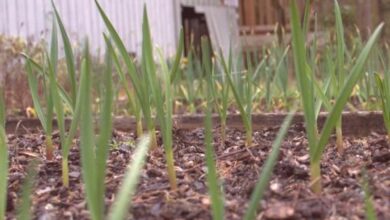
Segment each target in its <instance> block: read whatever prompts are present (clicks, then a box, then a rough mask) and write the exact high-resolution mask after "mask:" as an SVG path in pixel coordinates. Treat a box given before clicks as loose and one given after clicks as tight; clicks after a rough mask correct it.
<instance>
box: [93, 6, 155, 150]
mask: <svg viewBox="0 0 390 220" xmlns="http://www.w3.org/2000/svg"><path fill="white" fill-rule="evenodd" d="M95 3H96V6H97V8H98V10H99V13H100V15H101V17H102V19H103V22H104V23H105V25H106V27H107V29H108V32H109V34H110V37H111V39H112V41H113V43H114V45H115V47H116V49H118V51H119V54H120V55H121V57H122V59H123V60H124V62H125V65H126V68H127V72H128V73H129V76H130V79H131V82H132V85H133V87H134V91H135V94H136V96H137V99H138V102H139V103H140V105H141V109H142V113H143V116H144V119H145V122H146V126H147V129H148V131H149V134H150V135H151V138H152V147H153V148H155V147H157V139H156V132H155V124H154V119H153V117H152V102H151V97H150V92H151V91H150V86H149V83H150V82H149V80H148V76H145V75H144V74H142V75H141V76H142V77H141V76H140V74H138V71H137V68H136V65H135V63H134V61H133V60H132V58H131V57H130V55H129V54H128V53H127V50H126V47H125V45H124V43H123V41H122V40H121V38H120V37H119V35H118V33H117V31H116V30H115V28H114V26H113V25H112V23H111V21H110V19H109V18H108V17H107V15H106V13H105V12H104V10H103V8H102V7H101V6H100V4H99V3H98V1H97V0H96V1H95ZM144 37H145V36H144ZM143 42H144V40H143ZM147 68H150V67H146V66H145V63H144V60H143V61H142V66H141V69H142V70H143V72H145V70H146V69H147Z"/></svg>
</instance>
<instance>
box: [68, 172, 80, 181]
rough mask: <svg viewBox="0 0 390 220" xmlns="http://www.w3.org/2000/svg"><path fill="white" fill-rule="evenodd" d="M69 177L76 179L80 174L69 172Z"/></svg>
mask: <svg viewBox="0 0 390 220" xmlns="http://www.w3.org/2000/svg"><path fill="white" fill-rule="evenodd" d="M69 177H72V178H75V179H78V178H79V177H80V172H77V171H73V172H70V173H69Z"/></svg>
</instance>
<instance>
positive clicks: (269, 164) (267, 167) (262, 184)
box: [244, 110, 295, 220]
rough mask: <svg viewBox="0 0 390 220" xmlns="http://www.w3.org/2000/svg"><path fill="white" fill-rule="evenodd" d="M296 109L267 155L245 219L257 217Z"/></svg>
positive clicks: (290, 114)
mask: <svg viewBox="0 0 390 220" xmlns="http://www.w3.org/2000/svg"><path fill="white" fill-rule="evenodd" d="M294 113H295V110H292V111H291V112H290V113H289V115H288V116H287V117H286V118H285V119H284V122H283V124H282V126H281V128H280V129H279V132H278V135H277V136H276V139H275V140H274V142H273V144H272V151H271V153H270V155H269V156H268V157H267V160H266V162H265V164H264V167H263V168H262V172H261V175H260V176H259V179H258V181H257V184H256V187H255V189H254V191H253V193H252V196H251V201H250V203H249V207H248V210H247V211H246V213H245V217H244V219H245V220H251V219H256V213H257V209H258V206H259V203H260V200H261V199H262V197H263V194H264V191H265V190H266V188H267V186H268V183H269V179H270V178H271V175H272V171H273V169H274V167H275V164H276V162H277V160H278V157H279V153H280V147H281V145H282V142H283V139H284V136H285V135H286V134H287V131H288V128H289V126H290V124H291V121H292V119H293V116H294Z"/></svg>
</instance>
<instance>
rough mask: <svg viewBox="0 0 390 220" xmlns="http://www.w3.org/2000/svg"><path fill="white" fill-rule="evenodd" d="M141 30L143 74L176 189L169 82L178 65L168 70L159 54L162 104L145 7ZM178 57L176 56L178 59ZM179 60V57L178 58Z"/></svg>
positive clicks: (178, 52) (170, 177)
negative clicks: (145, 77)
mask: <svg viewBox="0 0 390 220" xmlns="http://www.w3.org/2000/svg"><path fill="white" fill-rule="evenodd" d="M142 31H143V44H142V62H143V66H144V67H145V72H144V73H145V74H146V76H147V79H148V81H149V85H150V87H149V88H150V90H151V94H152V97H153V100H154V102H155V106H156V110H157V113H156V114H157V119H158V121H159V124H160V130H161V132H162V138H163V143H164V149H165V157H166V161H167V172H168V178H169V183H170V186H171V189H172V190H176V189H177V183H176V171H175V166H174V158H173V147H172V145H173V143H172V103H173V98H172V88H171V82H172V76H175V74H176V73H175V72H172V71H175V69H176V70H177V69H178V67H177V66H174V67H173V68H172V71H171V72H170V71H168V67H167V65H166V63H165V62H164V61H163V58H162V57H163V56H162V54H160V57H161V66H162V75H163V76H164V84H165V88H164V89H165V105H164V97H163V94H164V90H163V89H162V87H161V85H160V82H159V80H158V77H157V70H156V66H155V61H154V59H153V57H154V56H153V46H152V39H151V35H150V28H149V21H148V14H147V11H146V7H145V8H144V18H143V24H142ZM181 55H182V50H181V51H180V48H179V50H178V51H177V57H181ZM178 59H179V58H176V60H178ZM179 60H180V59H179ZM176 65H179V62H176Z"/></svg>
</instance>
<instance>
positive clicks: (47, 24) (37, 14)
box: [0, 0, 238, 56]
mask: <svg viewBox="0 0 390 220" xmlns="http://www.w3.org/2000/svg"><path fill="white" fill-rule="evenodd" d="M54 2H55V4H56V7H57V8H58V10H59V13H60V14H61V17H62V19H63V22H64V24H65V27H66V29H67V32H68V34H69V36H70V38H71V40H72V43H73V44H75V45H77V43H78V42H81V41H82V40H83V39H84V38H85V37H88V39H89V42H90V45H91V48H92V49H93V50H94V51H95V53H97V52H98V51H100V50H104V48H105V46H104V41H103V37H102V32H104V31H105V30H106V28H105V25H104V24H103V22H102V19H101V17H100V15H99V13H98V10H97V8H96V5H95V2H94V0H54ZM99 2H100V4H101V5H102V7H103V8H104V10H105V11H106V13H107V15H108V16H109V18H110V19H111V21H112V23H113V24H114V26H115V28H116V29H117V31H118V33H119V34H120V36H121V37H122V40H123V41H124V43H125V44H126V46H127V48H128V51H129V53H134V54H136V55H140V51H141V40H142V31H141V25H142V12H143V6H144V4H146V5H147V9H148V14H149V21H150V26H151V32H152V37H153V41H154V43H155V44H156V45H157V46H158V47H160V48H162V50H163V51H164V53H165V54H166V55H168V56H170V55H173V54H174V51H175V48H176V47H177V43H178V38H179V30H180V29H181V27H182V25H183V23H185V22H183V19H185V18H184V17H183V16H182V15H183V13H182V12H183V9H184V8H185V9H193V10H194V11H195V12H196V13H200V14H203V16H204V18H205V20H206V23H207V28H208V33H209V35H210V38H211V42H212V44H213V47H214V49H217V48H219V47H221V48H222V49H223V50H224V51H225V52H227V51H228V49H229V47H230V43H232V45H233V46H234V42H238V22H237V20H238V19H237V16H238V15H237V13H236V9H237V7H238V0H224V1H223V0H99ZM52 19H53V13H52V7H51V1H50V0H0V34H5V35H10V36H20V37H23V38H26V39H34V40H39V39H42V38H45V39H48V37H49V35H50V30H51V26H52Z"/></svg>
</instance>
